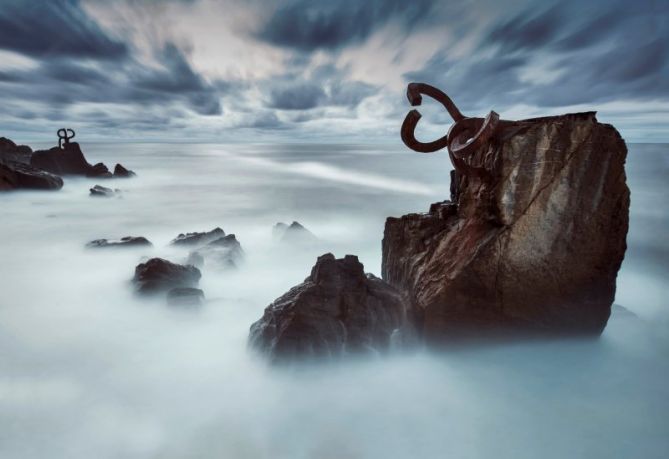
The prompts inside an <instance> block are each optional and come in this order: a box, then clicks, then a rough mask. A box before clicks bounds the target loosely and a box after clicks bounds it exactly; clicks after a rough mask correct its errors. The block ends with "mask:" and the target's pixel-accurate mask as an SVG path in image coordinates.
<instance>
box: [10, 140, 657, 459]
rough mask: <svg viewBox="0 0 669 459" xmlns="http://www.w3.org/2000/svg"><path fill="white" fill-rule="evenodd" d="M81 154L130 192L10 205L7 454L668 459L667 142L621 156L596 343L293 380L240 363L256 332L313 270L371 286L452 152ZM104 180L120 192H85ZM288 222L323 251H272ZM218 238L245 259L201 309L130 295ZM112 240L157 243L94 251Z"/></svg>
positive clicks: (462, 355)
mask: <svg viewBox="0 0 669 459" xmlns="http://www.w3.org/2000/svg"><path fill="white" fill-rule="evenodd" d="M45 146H46V145H45ZM81 146H82V149H83V151H84V152H85V154H86V156H87V158H88V160H89V162H91V163H95V162H100V161H102V162H105V163H106V164H107V165H108V166H113V165H114V164H115V163H121V164H123V165H124V166H126V167H127V168H129V169H132V170H134V171H135V172H136V173H137V177H135V178H132V179H113V180H100V179H87V178H66V180H65V186H64V187H63V189H62V190H60V191H57V192H37V191H20V192H11V193H5V194H2V195H0V457H1V458H5V459H10V458H11V459H14V458H16V459H33V458H34V459H44V458H63V459H79V458H81V459H84V458H85V459H92V458H95V459H106V458H110V459H111V458H130V459H134V458H155V459H172V458H174V459H176V458H179V459H181V458H223V459H228V458H229V459H237V458H272V459H283V458H285V459H307V458H314V459H358V458H359V459H363V458H388V459H412V458H428V459H429V458H435V459H436V458H458V459H466V458H497V459H502V458H509V459H524V458H528V459H529V458H544V459H553V458H554V459H565V458H570V459H574V458H584V459H586V458H587V459H592V458H608V459H611V458H643V459H652V458H657V459H660V458H666V457H669V383H668V381H669V295H668V294H667V287H668V281H669V276H668V274H669V237H668V235H669V185H668V183H669V181H668V179H669V145H667V144H630V145H629V146H628V147H629V154H628V160H627V166H626V168H627V180H628V185H629V187H630V189H631V209H630V231H629V234H628V239H627V243H628V249H627V253H626V256H625V260H624V262H623V265H622V268H621V270H620V272H619V275H618V289H617V293H616V300H615V304H616V306H615V307H614V311H613V314H612V316H611V319H610V320H609V323H608V325H607V327H606V329H605V331H604V333H603V334H602V336H601V337H600V338H599V339H596V340H578V339H564V340H551V341H545V342H543V341H532V342H511V343H504V344H498V345H488V346H483V347H476V348H471V349H458V350H457V351H456V350H453V351H450V352H449V351H440V352H436V351H431V350H427V349H423V348H421V347H416V348H413V349H409V350H397V351H395V352H391V353H390V354H388V355H371V356H365V357H352V358H350V359H345V360H343V361H340V362H321V363H309V364H299V365H292V366H286V367H283V366H276V365H269V364H268V362H267V361H266V360H265V359H264V358H263V357H262V356H261V355H258V354H257V353H256V352H255V351H253V350H252V349H249V348H248V346H247V338H248V334H249V327H250V325H251V324H252V323H253V322H255V321H256V320H258V319H259V318H260V317H261V316H262V314H263V310H264V308H265V307H266V306H267V305H269V304H270V303H271V302H272V301H273V300H274V299H276V298H277V297H279V296H280V295H281V294H283V293H284V292H286V291H287V290H288V289H289V288H291V287H292V286H294V285H297V284H298V283H300V282H301V281H303V280H304V278H305V277H306V276H307V275H308V274H309V272H310V269H311V267H312V266H313V264H314V263H315V261H316V257H317V256H319V255H321V254H323V253H327V252H331V253H333V254H335V255H336V256H337V257H343V256H344V255H346V254H354V255H357V256H358V257H359V259H360V261H361V262H362V263H363V264H364V266H365V270H366V271H368V272H371V273H374V274H376V275H380V270H381V241H382V238H383V229H384V222H385V219H386V218H387V217H388V216H400V215H403V214H406V213H411V212H425V211H427V210H428V208H429V205H430V203H432V202H436V201H442V200H444V199H447V198H448V195H449V191H448V189H449V170H450V169H451V166H450V163H449V160H448V155H447V154H445V153H443V152H442V153H435V154H431V155H422V154H417V153H413V152H410V151H408V150H407V149H406V148H405V147H403V146H401V145H397V144H394V145H349V144H193V143H190V144H187V143H169V144H155V143H154V144H152V143H114V144H111V143H85V142H83V143H82V144H81ZM33 147H40V145H33ZM95 184H100V185H103V186H107V187H111V188H118V189H119V190H120V193H119V194H118V196H117V197H112V198H94V197H91V196H89V188H91V187H92V186H93V185H95ZM292 221H298V222H299V223H301V224H302V225H304V226H305V227H306V228H307V229H309V230H310V231H311V232H313V233H314V234H315V235H316V236H317V237H318V239H319V242H318V243H316V244H313V245H308V246H301V245H300V246H295V245H289V244H283V243H281V242H279V241H277V240H276V239H275V238H274V237H273V235H272V228H273V226H274V225H275V224H276V223H277V222H285V223H288V224H290V223H291V222H292ZM215 227H221V228H223V230H224V231H225V232H226V233H234V234H235V235H236V238H237V239H238V240H239V242H240V243H241V245H242V248H243V250H244V253H245V257H244V261H243V263H241V264H240V266H239V268H238V269H237V270H222V269H219V268H216V267H209V266H208V265H206V264H205V266H204V267H203V268H202V279H201V281H200V287H201V288H202V289H203V291H204V294H205V297H206V302H205V304H204V305H203V306H202V307H200V308H183V307H181V308H180V307H170V306H168V305H167V304H166V303H165V301H164V299H162V298H153V299H146V298H139V297H137V296H136V295H134V294H133V287H132V284H131V282H130V279H131V278H132V277H133V273H134V269H135V266H136V265H137V264H138V263H140V262H141V261H142V260H145V259H146V258H147V257H163V258H166V259H169V260H171V261H174V262H183V261H185V259H186V258H187V255H188V252H187V251H184V250H182V249H179V248H175V247H172V246H170V245H169V242H170V241H171V240H172V239H173V238H174V237H176V236H177V235H178V234H179V233H185V232H193V231H208V230H211V229H213V228H215ZM123 236H144V237H146V238H148V239H149V240H150V241H151V242H152V243H153V247H149V248H136V249H127V250H91V249H86V248H85V244H86V243H87V242H88V241H91V240H93V239H100V238H120V237H123Z"/></svg>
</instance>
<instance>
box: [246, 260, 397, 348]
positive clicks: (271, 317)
mask: <svg viewBox="0 0 669 459" xmlns="http://www.w3.org/2000/svg"><path fill="white" fill-rule="evenodd" d="M404 325H405V306H404V303H403V302H402V299H401V296H400V294H399V293H398V292H397V291H396V290H395V289H394V288H392V287H391V286H390V285H388V284H386V283H385V282H383V281H382V280H381V279H379V278H377V277H374V276H373V275H371V274H367V275H365V272H364V270H363V266H362V264H361V263H360V262H359V261H358V257H355V256H353V255H347V256H346V257H344V258H340V259H335V257H334V255H332V254H330V253H328V254H325V255H323V256H321V257H319V258H318V260H317V262H316V265H315V266H314V267H313V268H312V270H311V275H310V276H309V277H307V278H306V279H305V281H304V282H303V283H301V284H300V285H298V286H296V287H293V288H292V289H291V290H290V291H289V292H288V293H286V294H284V295H283V296H281V297H280V298H278V299H277V300H275V301H274V302H273V303H272V304H271V305H269V306H268V307H267V308H266V309H265V313H264V315H263V317H262V318H261V319H260V320H258V321H257V322H256V323H254V324H253V325H252V326H251V333H250V338H249V340H250V344H251V346H253V347H255V348H257V349H259V350H261V351H263V352H264V353H266V354H267V355H268V356H269V357H270V358H271V359H272V360H283V359H291V358H295V357H316V358H322V357H339V356H341V355H343V354H345V353H358V352H361V351H362V352H365V351H374V352H377V351H385V350H387V349H388V348H389V346H390V343H391V336H392V335H393V333H394V332H395V331H396V330H399V329H400V328H401V327H403V326H404Z"/></svg>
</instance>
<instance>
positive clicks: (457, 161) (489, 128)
mask: <svg viewBox="0 0 669 459" xmlns="http://www.w3.org/2000/svg"><path fill="white" fill-rule="evenodd" d="M421 94H425V95H426V96H430V97H432V98H433V99H435V100H436V101H438V102H441V104H442V105H443V106H444V107H445V108H446V110H447V111H448V113H449V114H450V115H451V117H452V118H453V121H455V123H453V125H452V126H451V128H450V129H449V130H448V133H447V134H446V135H445V136H443V137H441V138H439V139H437V140H434V141H432V142H427V143H423V142H419V141H418V140H416V137H415V134H414V131H415V129H416V125H417V124H418V121H419V120H420V119H421V116H422V115H421V114H420V112H419V111H418V110H415V109H414V110H411V111H410V112H409V113H407V116H406V118H404V122H403V123H402V131H401V136H402V141H403V142H404V144H405V145H406V146H407V147H409V148H411V149H412V150H414V151H417V152H419V153H432V152H435V151H437V150H441V149H442V148H444V147H446V148H447V149H448V155H449V157H450V158H451V162H452V163H453V167H455V169H456V170H457V171H458V172H459V173H461V174H466V175H481V174H485V169H484V168H482V167H476V166H473V165H471V164H470V163H468V161H467V158H468V157H470V156H471V155H472V154H473V153H474V152H475V151H477V150H478V149H480V148H481V147H483V146H485V145H486V144H488V142H490V140H491V139H492V138H493V135H494V134H495V131H496V129H497V127H498V125H499V115H498V114H497V113H496V112H494V111H491V112H490V113H489V114H488V116H486V117H485V118H470V117H467V116H464V115H463V114H462V113H461V112H460V110H459V109H458V107H456V106H455V104H454V103H453V101H452V100H451V98H450V97H448V96H447V95H446V94H445V93H444V92H443V91H441V90H439V89H437V88H435V87H434V86H430V85H429V84H425V83H409V86H408V87H407V98H408V99H409V103H410V104H411V105H412V106H413V107H416V106H419V105H420V104H421V103H422V102H423V97H422V95H421Z"/></svg>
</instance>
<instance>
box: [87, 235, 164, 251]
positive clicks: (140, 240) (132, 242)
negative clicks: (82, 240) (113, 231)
mask: <svg viewBox="0 0 669 459" xmlns="http://www.w3.org/2000/svg"><path fill="white" fill-rule="evenodd" d="M152 245H153V244H151V242H150V241H149V240H148V239H147V238H145V237H143V236H125V237H122V238H121V239H95V240H94V241H91V242H89V243H88V244H86V247H88V248H92V249H101V248H109V247H115V248H124V247H150V246H152Z"/></svg>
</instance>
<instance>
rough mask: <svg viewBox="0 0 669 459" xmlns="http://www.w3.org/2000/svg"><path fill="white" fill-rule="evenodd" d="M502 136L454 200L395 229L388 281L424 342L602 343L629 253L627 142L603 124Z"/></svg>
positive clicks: (504, 126) (385, 267)
mask: <svg viewBox="0 0 669 459" xmlns="http://www.w3.org/2000/svg"><path fill="white" fill-rule="evenodd" d="M497 129H498V130H497V132H496V134H495V139H494V140H493V141H492V142H490V144H489V145H486V146H485V147H482V148H479V150H478V151H476V152H474V153H473V154H472V157H471V158H469V163H470V164H471V165H473V166H475V168H477V169H474V170H478V171H479V172H480V173H476V174H473V173H472V174H470V175H465V176H459V175H458V174H453V176H452V183H451V191H452V193H451V194H452V196H451V198H452V199H451V201H444V202H441V203H436V204H433V205H432V206H431V207H430V211H429V212H428V213H424V214H409V215H405V216H403V217H401V218H388V219H387V221H386V227H385V233H384V239H383V262H382V263H383V264H382V272H383V279H384V280H386V281H387V282H388V283H390V284H391V285H393V286H394V287H395V288H397V289H398V290H400V291H402V292H403V293H404V296H405V299H406V301H407V302H408V303H410V304H411V307H412V311H413V316H414V317H415V320H416V323H417V324H418V326H419V329H420V330H421V331H422V333H423V334H424V336H425V338H426V339H427V340H428V342H432V343H443V342H449V341H453V340H458V339H460V338H472V337H481V336H488V335H489V336H493V335H495V334H497V333H507V332H511V333H513V334H514V336H517V334H518V332H528V333H531V334H536V333H539V334H546V333H548V334H564V333H566V334H595V335H596V334H599V333H600V332H601V331H602V330H603V329H604V327H605V325H606V323H607V320H608V318H609V314H610V312H611V304H612V302H613V299H614V295H615V290H616V276H617V273H618V269H619V268H620V264H621V262H622V260H623V257H624V254H625V249H626V242H625V239H626V234H627V229H628V213H629V202H630V194H629V189H628V188H627V185H626V183H625V169H624V164H625V157H626V154H627V148H626V147H625V143H624V141H623V140H622V138H621V137H620V135H619V134H618V132H617V131H616V130H615V128H613V127H612V126H610V125H607V124H600V123H599V122H597V119H596V117H595V113H578V114H571V115H564V116H555V117H547V118H537V119H531V120H525V121H518V122H506V121H503V122H500V126H499V127H498V128H497Z"/></svg>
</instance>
